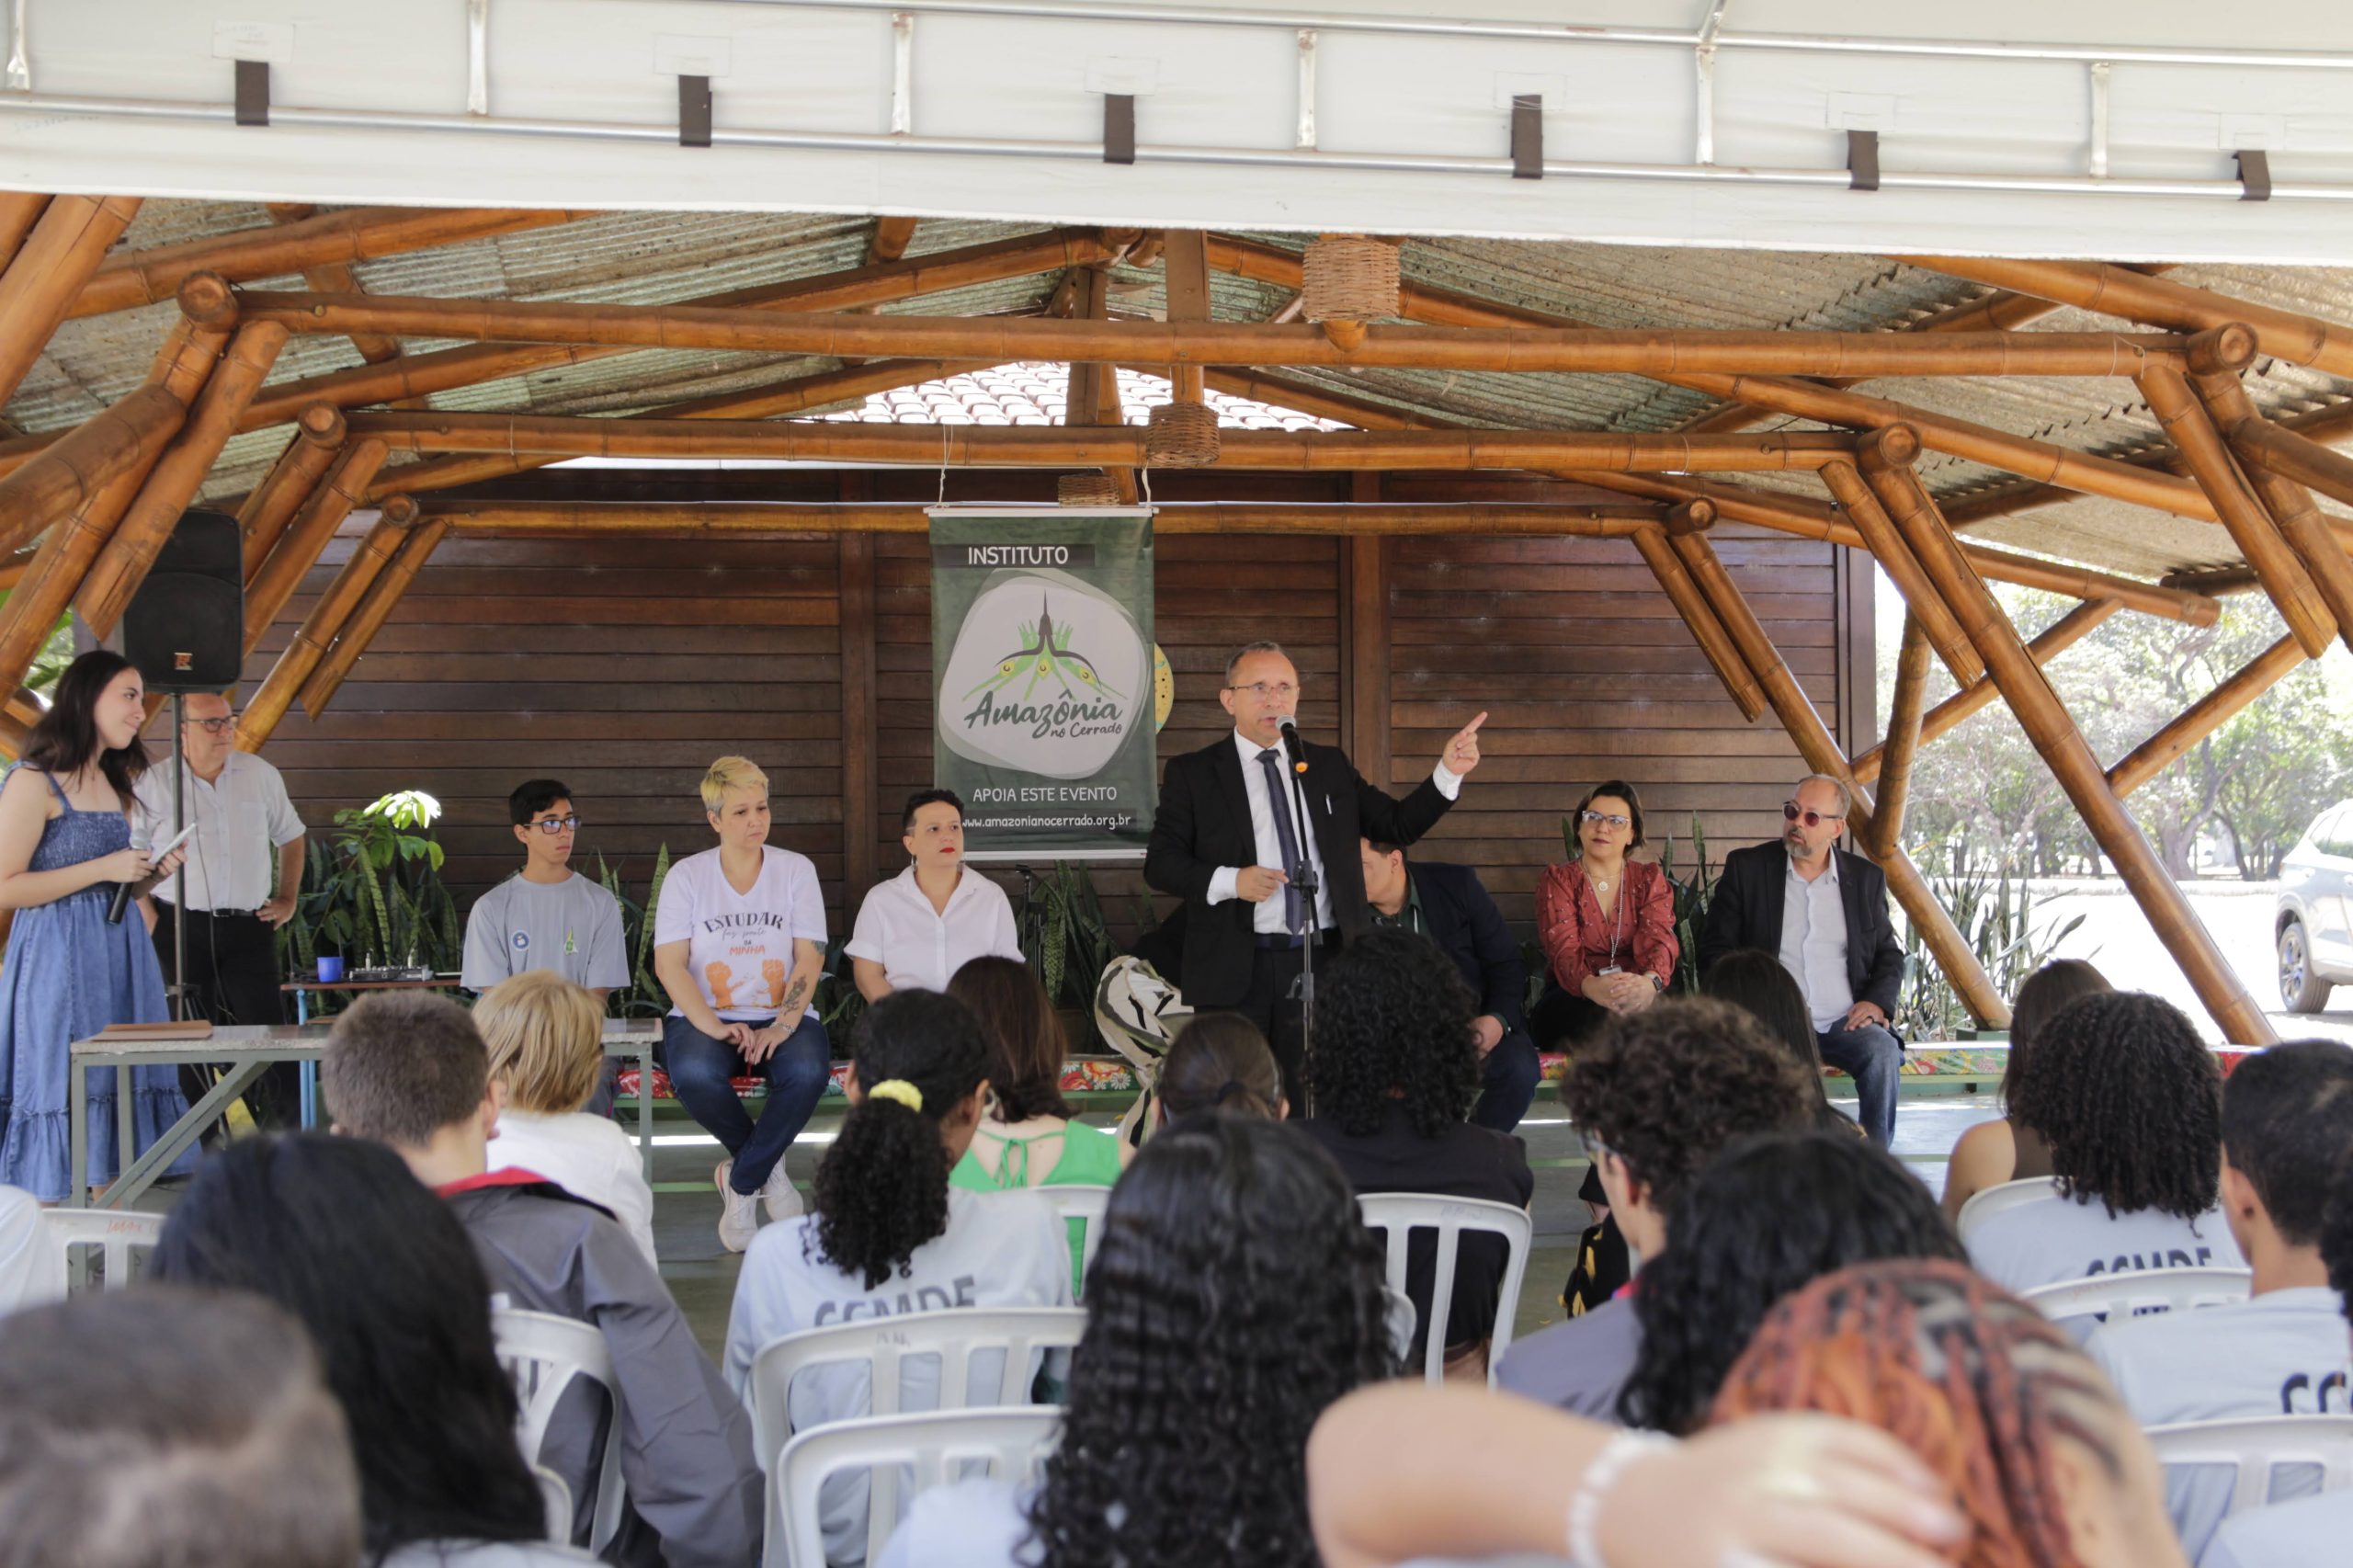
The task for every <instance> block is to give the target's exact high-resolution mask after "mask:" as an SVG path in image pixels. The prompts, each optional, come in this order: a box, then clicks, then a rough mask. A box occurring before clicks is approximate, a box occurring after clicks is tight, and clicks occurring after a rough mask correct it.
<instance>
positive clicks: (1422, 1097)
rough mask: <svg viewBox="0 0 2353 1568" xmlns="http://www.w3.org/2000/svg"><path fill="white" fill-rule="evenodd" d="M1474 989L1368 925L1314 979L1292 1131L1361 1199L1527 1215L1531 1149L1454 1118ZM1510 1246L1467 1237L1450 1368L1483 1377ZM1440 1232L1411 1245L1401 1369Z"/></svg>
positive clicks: (1436, 956) (1408, 943) (1508, 1305)
mask: <svg viewBox="0 0 2353 1568" xmlns="http://www.w3.org/2000/svg"><path fill="white" fill-rule="evenodd" d="M1471 1006H1472V1002H1471V994H1470V992H1469V991H1468V990H1467V989H1465V987H1464V986H1463V983H1462V979H1461V975H1459V974H1457V973H1456V972H1455V969H1454V965H1453V964H1452V963H1450V962H1449V961H1448V960H1447V958H1446V955H1445V954H1443V953H1441V952H1439V951H1438V949H1436V948H1435V947H1433V946H1431V945H1430V944H1429V943H1427V942H1426V941H1424V940H1422V939H1421V938H1420V937H1409V936H1407V935H1406V934H1405V933H1404V932H1402V931H1372V932H1369V933H1367V934H1366V935H1364V936H1362V937H1358V938H1357V939H1356V940H1355V941H1352V942H1350V943H1349V944H1348V945H1347V947H1345V948H1343V949H1340V952H1339V954H1338V956H1337V957H1336V958H1335V959H1334V960H1332V963H1331V965H1330V967H1329V968H1328V969H1327V970H1325V971H1324V973H1322V974H1320V975H1318V976H1317V977H1316V992H1315V1034H1314V1038H1313V1040H1310V1041H1309V1042H1308V1061H1307V1075H1308V1084H1309V1085H1310V1087H1311V1092H1312V1093H1313V1096H1314V1099H1313V1104H1314V1108H1315V1110H1314V1114H1313V1116H1312V1117H1311V1118H1309V1119H1307V1120H1305V1121H1303V1122H1302V1123H1300V1126H1301V1127H1302V1128H1304V1129H1305V1130H1306V1131H1307V1134H1308V1136H1310V1137H1312V1138H1313V1139H1314V1140H1315V1141H1316V1142H1318V1143H1321V1144H1322V1145H1323V1146H1324V1149H1325V1150H1326V1151H1328V1152H1329V1153H1331V1155H1332V1157H1333V1158H1334V1159H1336V1160H1337V1161H1338V1162H1339V1165H1340V1169H1341V1170H1342V1171H1343V1172H1345V1173H1346V1174H1347V1178H1348V1181H1349V1183H1350V1185H1351V1186H1353V1187H1355V1188H1356V1190H1357V1192H1358V1194H1359V1195H1361V1194H1365V1193H1374V1192H1428V1193H1437V1194H1439V1195H1441V1196H1443V1197H1447V1198H1481V1199H1488V1200H1489V1201H1491V1202H1496V1203H1508V1204H1511V1205H1513V1206H1514V1207H1516V1208H1521V1209H1525V1208H1526V1207H1528V1200H1529V1197H1530V1196H1531V1195H1532V1194H1533V1193H1534V1191H1535V1188H1536V1178H1535V1177H1534V1176H1532V1175H1531V1174H1530V1173H1529V1168H1528V1151H1527V1150H1526V1149H1525V1148H1523V1147H1522V1146H1521V1144H1520V1142H1519V1140H1518V1138H1517V1137H1514V1136H1513V1135H1512V1134H1510V1133H1507V1132H1497V1131H1494V1130H1493V1129H1491V1128H1485V1127H1475V1126H1473V1125H1472V1124H1471V1123H1470V1122H1469V1121H1466V1120H1465V1119H1464V1118H1465V1117H1466V1116H1468V1115H1469V1114H1470V1111H1471V1100H1472V1095H1473V1094H1474V1093H1475V1092H1476V1090H1477V1086H1478V1082H1479V1061H1478V1055H1477V1050H1476V1046H1475V1045H1474V1043H1473V1041H1472V1036H1471ZM1509 1260H1510V1253H1509V1250H1508V1249H1507V1248H1506V1246H1505V1244H1504V1239H1503V1238H1502V1237H1501V1236H1497V1235H1493V1234H1487V1235H1481V1234H1476V1233H1466V1234H1465V1235H1464V1236H1463V1237H1462V1239H1461V1251H1460V1253H1459V1254H1458V1255H1457V1261H1456V1264H1455V1270H1454V1279H1453V1282H1452V1284H1451V1285H1450V1286H1449V1288H1448V1289H1449V1292H1450V1301H1451V1305H1450V1306H1449V1310H1448V1313H1447V1320H1446V1337H1447V1346H1446V1348H1447V1357H1448V1360H1449V1363H1450V1364H1452V1365H1453V1366H1454V1367H1455V1368H1456V1369H1457V1370H1460V1371H1463V1372H1465V1373H1466V1375H1467V1374H1469V1373H1471V1372H1472V1371H1475V1373H1476V1374H1477V1375H1478V1376H1480V1377H1484V1376H1485V1375H1486V1350H1485V1346H1486V1341H1487V1339H1488V1337H1489V1336H1490V1335H1493V1334H1494V1332H1495V1319H1496V1317H1497V1315H1498V1314H1499V1313H1502V1312H1511V1311H1514V1310H1516V1308H1517V1307H1518V1303H1517V1302H1513V1301H1502V1300H1501V1299H1500V1297H1501V1293H1502V1285H1503V1277H1504V1268H1505V1266H1506V1264H1507V1263H1508V1262H1509ZM1437 1267H1438V1234H1437V1233H1436V1232H1434V1231H1422V1232H1419V1233H1415V1235H1414V1236H1413V1237H1412V1239H1411V1241H1410V1244H1409V1247H1408V1253H1407V1263H1406V1272H1405V1294H1406V1295H1408V1296H1410V1297H1412V1298H1413V1301H1414V1311H1415V1314H1416V1316H1415V1329H1414V1350H1413V1354H1412V1356H1411V1358H1409V1359H1410V1361H1411V1362H1412V1364H1414V1365H1417V1366H1418V1365H1419V1364H1420V1362H1421V1358H1422V1354H1423V1350H1422V1346H1423V1344H1424V1341H1425V1337H1426V1335H1427V1333H1428V1331H1429V1325H1430V1321H1431V1311H1430V1303H1431V1301H1433V1300H1434V1299H1435V1296H1434V1290H1433V1283H1434V1278H1433V1277H1434V1276H1435V1274H1436V1271H1437Z"/></svg>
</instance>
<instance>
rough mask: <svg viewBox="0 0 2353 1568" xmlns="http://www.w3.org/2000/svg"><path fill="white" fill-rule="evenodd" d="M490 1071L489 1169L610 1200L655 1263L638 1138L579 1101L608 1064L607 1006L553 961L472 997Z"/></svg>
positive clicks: (606, 1204) (650, 1197)
mask: <svg viewBox="0 0 2353 1568" xmlns="http://www.w3.org/2000/svg"><path fill="white" fill-rule="evenodd" d="M474 1027H475V1028H477V1029H480V1030H481V1031H482V1040H483V1045H485V1046H487V1047H488V1048H489V1050H490V1077H491V1081H492V1082H493V1083H494V1084H496V1085H499V1086H500V1087H501V1088H502V1089H504V1090H505V1091H506V1104H504V1105H502V1106H501V1107H500V1108H499V1110H498V1131H496V1133H494V1135H493V1136H492V1138H491V1141H490V1150H489V1158H490V1165H489V1166H488V1168H489V1169H491V1170H494V1171H495V1170H503V1169H505V1168H506V1167H507V1166H510V1165H513V1166H519V1167H520V1168H522V1169H524V1170H527V1171H529V1172H530V1173H532V1174H533V1175H534V1176H545V1177H547V1178H548V1180H550V1181H551V1182H553V1183H555V1184H556V1186H558V1187H562V1188H563V1189H564V1191H566V1192H569V1193H571V1194H572V1195H573V1196H574V1197H575V1198H585V1199H587V1200H588V1201H589V1202H591V1203H594V1204H597V1205H598V1206H600V1207H602V1208H605V1209H609V1210H612V1213H613V1218H614V1219H616V1220H619V1221H620V1222H621V1228H622V1229H624V1230H626V1231H627V1232H629V1235H630V1240H631V1241H633V1242H635V1243H636V1244H637V1245H638V1250H639V1251H641V1252H642V1253H644V1254H645V1261H646V1262H648V1263H651V1264H654V1266H655V1267H660V1265H661V1260H660V1259H659V1258H657V1257H655V1256H654V1189H653V1188H652V1187H648V1186H647V1185H646V1181H645V1167H644V1165H642V1162H641V1161H640V1160H639V1158H638V1153H637V1145H636V1144H635V1143H634V1142H631V1139H630V1135H629V1134H628V1133H626V1132H624V1131H621V1130H620V1126H619V1125H618V1124H617V1123H615V1122H614V1121H613V1120H612V1119H611V1118H609V1117H602V1116H591V1115H589V1114H588V1113H587V1111H586V1110H585V1109H584V1107H585V1106H586V1105H587V1103H588V1098H589V1096H591V1095H592V1094H594V1093H595V1092H596V1089H597V1080H598V1078H599V1077H600V1075H601V1074H602V1073H603V1071H604V1066H605V1009H604V1006H602V1004H600V1003H599V1002H598V1001H597V997H596V994H594V993H593V992H590V991H587V990H585V989H583V988H582V987H580V986H577V985H574V984H573V983H572V982H570V981H568V980H566V979H564V978H563V976H562V975H561V974H558V973H557V972H556V971H553V970H550V969H535V970H527V971H524V972H523V973H521V974H518V975H515V976H513V977H512V978H510V979H506V980H502V981H500V982H499V983H497V984H496V985H494V986H492V987H491V988H490V989H489V990H487V991H485V992H483V994H482V1000H481V1001H479V1002H477V1003H475V1004H474Z"/></svg>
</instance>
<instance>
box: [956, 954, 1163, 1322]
mask: <svg viewBox="0 0 2353 1568" xmlns="http://www.w3.org/2000/svg"><path fill="white" fill-rule="evenodd" d="M948 994H949V995H950V996H953V997H955V998H956V1000H958V1001H959V1002H961V1003H963V1004H964V1006H967V1007H970V1008H971V1009H972V1016H973V1017H977V1018H979V1019H980V1020H981V1027H982V1028H983V1029H984V1030H986V1031H987V1034H988V1041H989V1063H988V1084H989V1096H988V1098H987V1099H985V1100H983V1102H982V1108H981V1124H980V1126H978V1127H977V1128H975V1129H974V1130H973V1131H972V1146H971V1147H970V1148H968V1149H966V1150H965V1151H964V1156H963V1158H961V1159H960V1160H958V1161H957V1162H956V1168H955V1169H954V1170H952V1171H950V1172H949V1174H948V1182H949V1186H951V1187H964V1188H966V1189H968V1190H970V1191H972V1192H1003V1191H1005V1190H1006V1188H1007V1187H1108V1186H1110V1185H1111V1184H1112V1183H1113V1182H1115V1181H1117V1180H1119V1179H1120V1166H1122V1165H1126V1164H1127V1162H1128V1158H1129V1156H1130V1155H1131V1154H1132V1153H1135V1150H1134V1148H1133V1146H1132V1145H1131V1144H1128V1143H1124V1142H1120V1139H1119V1138H1118V1137H1117V1136H1115V1135H1114V1134H1112V1133H1109V1132H1106V1131H1103V1130H1102V1129H1101V1128H1099V1127H1089V1126H1087V1125H1086V1123H1085V1122H1083V1121H1079V1120H1075V1119H1073V1117H1072V1116H1071V1109H1070V1106H1069V1105H1068V1104H1067V1103H1066V1102H1065V1101H1064V1100H1063V1090H1062V1080H1063V1058H1064V1057H1065V1056H1066V1055H1068V1054H1069V1050H1070V1042H1069V1040H1067V1039H1065V1038H1064V1036H1063V1021H1062V1019H1061V1018H1060V1017H1056V1016H1055V1013H1054V1005H1053V1003H1052V1002H1051V1000H1050V999H1049V998H1048V997H1047V995H1046V988H1045V987H1044V986H1042V985H1040V984H1039V983H1038V977H1037V976H1036V975H1034V974H1032V973H1030V972H1029V965H1028V964H1026V963H1023V962H1022V961H1021V960H1018V959H1001V958H978V959H974V960H972V961H971V962H970V963H967V964H966V965H965V966H964V967H963V968H961V969H960V970H958V971H956V977H955V978H954V979H953V980H951V981H949V983H948ZM1068 1229H1069V1235H1070V1267H1071V1276H1070V1288H1071V1294H1072V1296H1073V1298H1074V1299H1075V1298H1076V1296H1077V1294H1078V1290H1079V1286H1080V1284H1081V1280H1080V1278H1079V1275H1080V1271H1081V1263H1080V1260H1081V1259H1082V1258H1084V1257H1085V1256H1086V1252H1085V1250H1084V1247H1085V1243H1086V1221H1083V1220H1072V1221H1069V1222H1068Z"/></svg>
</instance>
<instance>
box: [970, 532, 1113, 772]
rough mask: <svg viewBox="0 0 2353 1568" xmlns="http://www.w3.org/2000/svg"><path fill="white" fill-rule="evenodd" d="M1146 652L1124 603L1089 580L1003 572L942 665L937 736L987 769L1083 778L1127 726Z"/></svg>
mask: <svg viewBox="0 0 2353 1568" xmlns="http://www.w3.org/2000/svg"><path fill="white" fill-rule="evenodd" d="M1149 658H1150V654H1149V652H1148V650H1147V649H1146V647H1145V644H1144V639H1143V637H1142V633H1141V632H1140V631H1138V630H1137V628H1136V624H1135V622H1134V621H1133V620H1132V619H1130V618H1129V615H1128V612H1127V610H1126V608H1125V607H1123V606H1122V605H1120V602H1119V601H1118V600H1116V599H1114V598H1112V597H1110V596H1109V595H1108V594H1106V593H1104V592H1103V591H1102V590H1101V589H1099V588H1097V587H1095V586H1094V585H1092V584H1089V583H1086V582H1082V581H1080V580H1079V579H1078V578H1076V577H1074V576H1070V575H1069V574H1064V573H1060V572H1007V573H1005V574H1003V575H1002V577H1001V579H1000V580H999V581H996V582H995V583H992V584H991V585H989V586H988V587H986V588H984V589H983V590H982V592H981V594H980V596H979V597H977V598H975V599H974V600H973V601H972V608H971V609H970V610H969V611H967V612H966V614H965V617H964V624H963V625H962V627H961V628H960V629H959V630H958V632H957V635H956V643H955V647H954V648H953V650H952V651H951V652H950V653H949V656H948V664H947V667H946V668H945V669H943V670H942V671H941V672H940V677H939V691H938V697H939V701H938V713H939V718H938V724H939V733H940V738H941V740H942V741H943V742H944V743H945V744H947V746H948V747H949V750H951V751H953V752H955V753H956V754H957V755H959V756H965V757H969V758H971V759H972V761H974V762H979V763H983V764H985V765H987V766H990V767H1014V768H1018V769H1020V770H1022V771H1023V772H1027V773H1036V774H1040V775H1042V776H1044V777H1046V778H1086V777H1087V776H1089V775H1091V774H1093V773H1095V772H1097V771H1098V770H1099V769H1100V768H1102V767H1103V766H1104V765H1105V764H1106V763H1108V762H1109V761H1110V759H1111V757H1112V756H1113V755H1114V754H1115V753H1116V752H1118V750H1119V749H1120V743H1121V742H1122V741H1123V740H1125V739H1126V737H1127V735H1128V733H1129V732H1130V731H1131V730H1132V729H1133V728H1134V727H1135V723H1136V721H1137V719H1138V717H1139V716H1140V714H1141V712H1142V704H1140V703H1139V702H1138V701H1137V700H1136V698H1135V694H1136V693H1138V692H1140V691H1142V689H1143V688H1144V679H1145V676H1146V674H1147V673H1148V667H1149V666H1148V661H1149Z"/></svg>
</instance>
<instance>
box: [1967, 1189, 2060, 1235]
mask: <svg viewBox="0 0 2353 1568" xmlns="http://www.w3.org/2000/svg"><path fill="white" fill-rule="evenodd" d="M2058 1196H2059V1182H2058V1178H2057V1177H2055V1176H2029V1177H2028V1178H2027V1179H2026V1180H2024V1181H2006V1182H2001V1183H1998V1184H1996V1185H1995V1186H1993V1187H1984V1188H1982V1189H1981V1190H1979V1191H1976V1192H1972V1193H1971V1194H1970V1195H1969V1201H1968V1202H1966V1203H1964V1204H1962V1205H1961V1212H1960V1213H1959V1214H1957V1215H1955V1216H1954V1217H1953V1226H1952V1228H1953V1232H1954V1233H1955V1234H1957V1235H1959V1236H1960V1237H1961V1240H1962V1241H1964V1242H1965V1241H1967V1240H1968V1239H1969V1233H1971V1232H1972V1231H1974V1230H1975V1229H1977V1227H1978V1226H1980V1225H1982V1224H1984V1222H1985V1221H1988V1220H1990V1219H1992V1218H1993V1217H1994V1216H1995V1215H1996V1214H2001V1213H2006V1212H2007V1211H2008V1210H2012V1209H2018V1208H2022V1207H2024V1206H2025V1205H2027V1204H2029V1203H2040V1201H2042V1199H2046V1198H2056V1197H2058Z"/></svg>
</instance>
